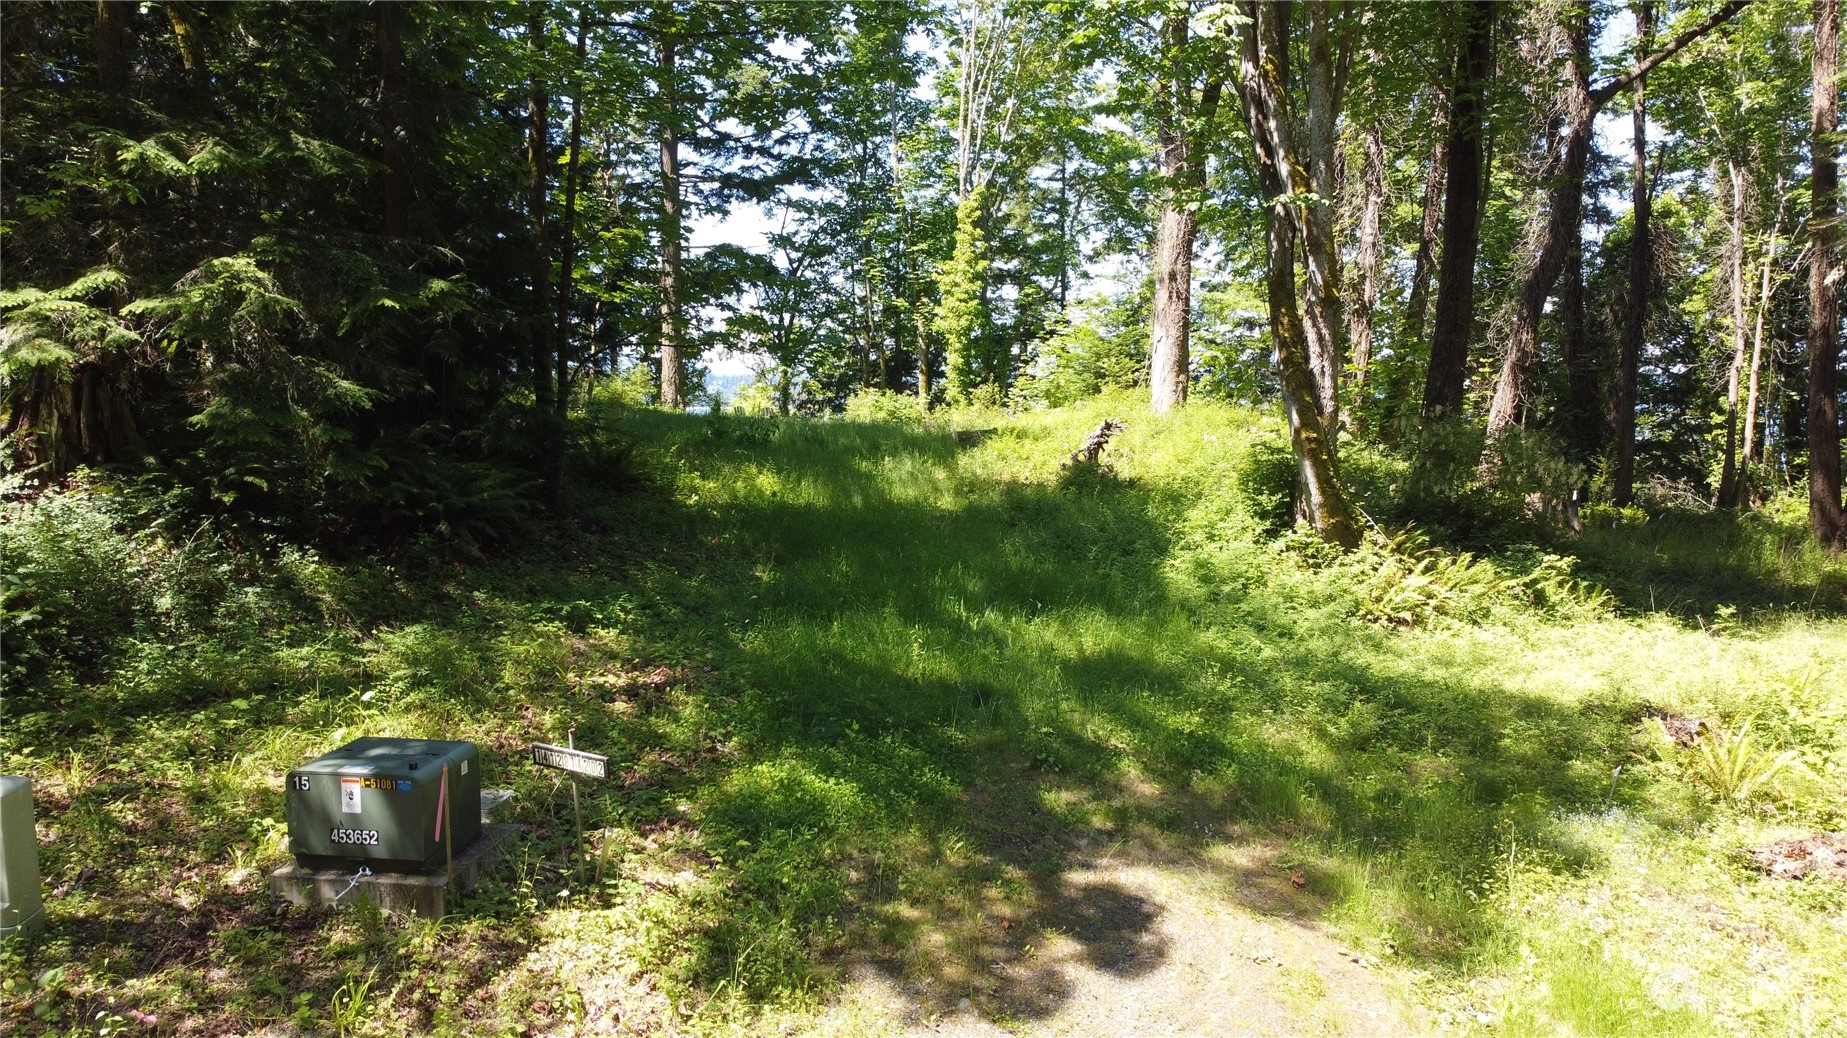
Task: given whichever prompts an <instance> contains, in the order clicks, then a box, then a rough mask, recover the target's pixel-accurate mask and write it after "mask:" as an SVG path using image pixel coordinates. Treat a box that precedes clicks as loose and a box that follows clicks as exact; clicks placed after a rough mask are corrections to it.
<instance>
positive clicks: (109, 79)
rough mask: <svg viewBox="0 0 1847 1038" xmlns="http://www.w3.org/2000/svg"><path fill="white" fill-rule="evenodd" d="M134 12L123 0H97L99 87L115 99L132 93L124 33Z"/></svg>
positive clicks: (97, 80)
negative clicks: (125, 23) (127, 20)
mask: <svg viewBox="0 0 1847 1038" xmlns="http://www.w3.org/2000/svg"><path fill="white" fill-rule="evenodd" d="M133 11H134V5H132V4H128V3H123V2H122V0H96V85H97V86H98V87H100V88H101V89H102V92H103V93H105V94H108V95H110V96H111V97H118V98H119V97H121V96H122V95H124V94H126V93H127V92H128V49H127V46H126V44H125V43H124V41H123V39H122V30H123V28H124V22H125V20H126V19H127V17H128V15H129V14H130V13H132V12H133Z"/></svg>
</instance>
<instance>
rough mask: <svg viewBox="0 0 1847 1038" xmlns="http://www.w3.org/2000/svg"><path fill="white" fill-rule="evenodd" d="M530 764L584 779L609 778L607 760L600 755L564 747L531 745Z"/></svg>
mask: <svg viewBox="0 0 1847 1038" xmlns="http://www.w3.org/2000/svg"><path fill="white" fill-rule="evenodd" d="M532 762H533V763H534V764H537V765H538V766H540V767H542V768H557V769H558V770H559V771H568V772H571V773H572V774H574V775H583V776H585V777H586V778H595V779H606V778H608V777H609V758H608V757H605V756H603V755H602V754H600V753H585V752H584V751H582V750H573V749H571V748H569V747H566V746H551V745H548V744H546V743H542V742H535V743H533V744H532Z"/></svg>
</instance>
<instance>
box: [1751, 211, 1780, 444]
mask: <svg viewBox="0 0 1847 1038" xmlns="http://www.w3.org/2000/svg"><path fill="white" fill-rule="evenodd" d="M1776 190H1777V203H1776V218H1775V219H1774V220H1772V221H1771V222H1770V241H1769V243H1768V244H1767V245H1766V246H1765V249H1764V277H1763V282H1762V283H1761V284H1760V285H1758V287H1757V327H1756V330H1755V331H1754V333H1753V334H1752V336H1751V378H1750V389H1749V390H1748V391H1747V392H1746V401H1745V407H1744V464H1745V465H1747V466H1750V465H1755V464H1757V462H1758V461H1759V456H1758V443H1757V398H1758V397H1757V379H1758V372H1760V371H1762V370H1763V363H1764V316H1765V314H1766V313H1767V312H1768V311H1769V309H1770V297H1771V295H1772V289H1773V286H1772V283H1771V280H1770V276H1771V273H1772V271H1774V270H1775V268H1776V248H1777V237H1778V235H1780V234H1782V232H1783V201H1784V195H1783V178H1782V177H1781V176H1779V177H1777V180H1776Z"/></svg>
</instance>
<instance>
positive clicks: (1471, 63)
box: [1424, 0, 1495, 418]
mask: <svg viewBox="0 0 1847 1038" xmlns="http://www.w3.org/2000/svg"><path fill="white" fill-rule="evenodd" d="M1467 10H1468V16H1467V23H1468V24H1467V25H1466V26H1465V27H1464V28H1463V30H1462V31H1463V33H1464V37H1463V42H1462V46H1461V48H1460V49H1458V51H1457V53H1456V70H1455V82H1454V83H1453V84H1452V85H1451V87H1450V92H1449V97H1450V102H1449V103H1450V109H1449V149H1448V150H1449V169H1448V171H1447V181H1448V185H1447V188H1446V189H1445V191H1444V197H1443V258H1442V266H1441V268H1440V270H1439V271H1438V273H1437V315H1436V325H1435V330H1434V331H1433V332H1432V333H1431V339H1430V366H1429V369H1428V371H1427V373H1426V375H1425V378H1424V417H1425V418H1442V417H1445V416H1447V417H1450V418H1455V417H1458V416H1459V415H1461V414H1462V397H1463V391H1464V389H1465V388H1466V387H1467V382H1468V371H1469V339H1470V338H1471V337H1472V335H1473V333H1474V324H1475V252H1476V249H1477V247H1478V246H1479V245H1480V242H1481V222H1480V220H1481V208H1482V207H1481V198H1482V194H1483V191H1482V188H1483V185H1484V184H1485V183H1486V178H1485V177H1484V176H1483V162H1482V138H1483V136H1484V132H1485V131H1484V129H1483V116H1484V115H1485V114H1486V113H1485V109H1486V107H1487V94H1488V76H1489V74H1490V73H1491V72H1492V71H1493V69H1494V16H1495V5H1494V4H1493V3H1492V2H1490V0H1475V2H1474V3H1471V4H1469V5H1468V8H1467Z"/></svg>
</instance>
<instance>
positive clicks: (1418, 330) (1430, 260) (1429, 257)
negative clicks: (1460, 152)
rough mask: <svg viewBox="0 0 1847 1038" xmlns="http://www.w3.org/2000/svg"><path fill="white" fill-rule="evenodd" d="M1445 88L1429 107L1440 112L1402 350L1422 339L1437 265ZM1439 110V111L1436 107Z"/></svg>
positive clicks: (1445, 154) (1445, 152)
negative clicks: (1431, 285)
mask: <svg viewBox="0 0 1847 1038" xmlns="http://www.w3.org/2000/svg"><path fill="white" fill-rule="evenodd" d="M1448 96H1449V92H1448V91H1447V90H1439V91H1438V92H1437V96H1436V100H1435V101H1434V102H1433V104H1432V111H1433V112H1436V113H1437V114H1438V115H1439V121H1438V128H1437V133H1436V135H1435V136H1434V137H1433V138H1432V139H1431V143H1430V161H1429V165H1428V166H1427V167H1426V168H1425V170H1424V212H1423V218H1422V219H1421V220H1419V221H1418V225H1417V255H1416V257H1415V258H1414V259H1413V260H1412V261H1411V290H1410V294H1409V295H1408V296H1406V298H1405V305H1404V318H1403V320H1402V321H1401V322H1400V323H1399V326H1398V334H1397V336H1395V341H1396V343H1397V344H1398V345H1396V346H1395V347H1394V348H1395V349H1396V350H1397V351H1398V352H1400V353H1402V352H1404V351H1405V350H1407V349H1410V348H1411V347H1412V346H1413V345H1414V344H1418V343H1422V342H1423V341H1424V318H1425V316H1426V315H1427V313H1428V311H1429V309H1430V275H1431V273H1432V272H1433V271H1434V270H1435V269H1436V259H1437V233H1438V231H1440V230H1441V229H1442V226H1443V181H1444V175H1445V174H1446V173H1447V172H1448V171H1449V149H1448V141H1447V135H1446V134H1445V132H1444V129H1445V127H1447V125H1448V122H1449V119H1448V111H1447V109H1448ZM1439 110H1441V111H1439Z"/></svg>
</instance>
